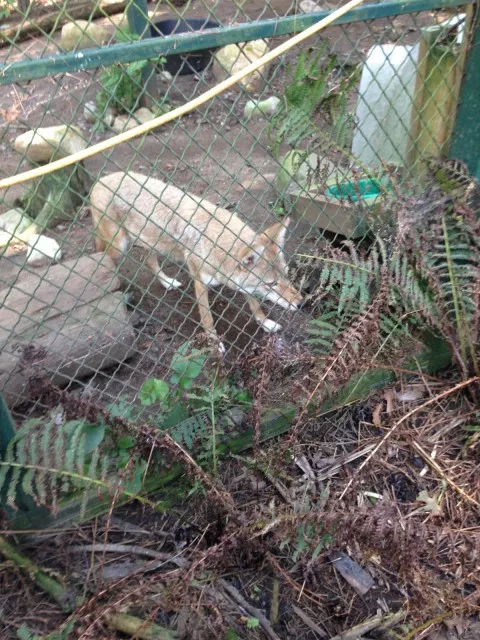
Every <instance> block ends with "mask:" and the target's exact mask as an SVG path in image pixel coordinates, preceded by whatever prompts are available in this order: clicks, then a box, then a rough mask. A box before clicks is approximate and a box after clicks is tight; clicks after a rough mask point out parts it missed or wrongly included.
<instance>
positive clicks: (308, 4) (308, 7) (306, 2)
mask: <svg viewBox="0 0 480 640" xmlns="http://www.w3.org/2000/svg"><path fill="white" fill-rule="evenodd" d="M298 6H299V8H300V11H301V12H302V13H315V11H323V9H322V7H321V6H320V5H319V4H317V3H316V2H314V1H313V0H302V2H300V4H299V5H298Z"/></svg>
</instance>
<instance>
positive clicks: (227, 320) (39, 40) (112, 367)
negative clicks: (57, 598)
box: [0, 0, 478, 416]
mask: <svg viewBox="0 0 480 640" xmlns="http://www.w3.org/2000/svg"><path fill="white" fill-rule="evenodd" d="M125 4H127V5H128V6H125ZM334 8H335V5H334V4H329V5H324V4H322V5H321V7H320V6H318V5H316V3H314V2H309V1H308V0H304V1H303V2H292V1H290V0H285V1H284V0H279V1H276V2H264V1H260V0H247V1H242V2H240V1H239V0H237V1H232V2H219V1H218V0H217V1H209V0H202V1H197V2H191V1H187V2H178V1H177V2H174V1H172V2H158V3H156V4H155V3H152V4H150V5H148V7H147V5H146V4H145V3H143V2H140V1H138V2H136V3H134V2H133V1H131V2H130V3H123V2H118V1H116V0H107V1H105V2H95V3H92V2H84V1H82V0H78V2H64V3H61V2H50V1H48V0H45V1H41V0H31V2H30V3H28V2H18V3H15V2H13V0H12V1H10V0H1V1H0V16H1V17H0V43H1V48H0V58H1V60H0V63H1V70H2V72H1V74H0V83H1V84H2V88H1V90H0V118H1V119H0V132H1V133H0V137H1V139H0V149H1V152H2V161H1V163H0V178H6V177H10V176H14V175H16V174H18V173H19V172H21V171H23V170H25V169H27V168H31V167H35V166H38V165H44V164H47V163H49V162H51V161H52V160H55V159H58V158H61V157H64V156H67V155H69V154H70V153H73V152H75V151H78V150H80V149H84V148H86V147H89V146H91V145H93V144H95V143H97V142H98V141H101V140H104V139H107V138H109V137H111V136H113V135H115V134H116V133H120V132H122V131H125V130H128V129H129V128H130V127H132V126H135V125H137V124H138V123H139V122H146V121H148V120H150V119H153V118H154V117H155V116H158V115H160V114H162V113H166V112H168V111H169V110H171V109H172V108H174V107H175V106H177V105H179V104H183V103H185V102H187V101H189V100H191V99H193V98H195V97H197V96H199V95H200V94H201V93H203V92H204V91H206V90H207V89H209V88H211V87H214V86H215V85H216V84H217V83H218V82H219V81H220V80H222V79H223V78H224V77H225V76H226V75H228V74H230V73H231V72H232V69H233V70H236V69H237V68H238V67H239V66H241V65H242V64H244V63H245V61H250V60H253V59H255V58H256V57H258V56H260V55H262V53H264V52H265V50H266V48H267V47H268V48H270V49H272V48H274V47H275V46H276V45H277V44H279V43H280V42H282V41H284V40H285V39H286V38H287V37H288V35H289V34H290V33H294V32H297V31H300V30H301V29H303V28H305V27H306V26H307V25H309V24H312V23H313V22H314V21H315V20H318V19H319V16H321V15H323V14H322V12H325V11H327V12H328V11H330V10H333V9H334ZM319 12H320V13H319ZM474 13H475V12H474V11H473V5H465V6H463V5H460V4H458V3H457V2H445V1H442V0H438V1H436V2H435V1H434V0H425V1H423V2H420V1H419V0H416V1H415V2H409V3H403V4H400V3H395V2H385V3H381V4H372V5H366V6H363V7H361V8H358V9H356V10H354V11H353V12H352V13H351V14H349V15H348V16H345V17H344V18H342V20H341V24H339V25H336V26H332V27H329V28H327V29H326V30H324V31H322V32H321V33H320V34H319V35H318V36H317V37H315V38H313V39H312V40H311V41H309V42H308V43H306V44H305V45H304V46H302V47H297V48H294V49H292V50H291V51H290V52H288V54H286V55H284V56H282V57H280V58H278V59H277V60H275V61H274V63H273V64H271V65H269V66H268V67H265V68H263V69H262V71H261V73H256V74H254V75H252V76H249V77H248V78H247V80H246V81H245V82H243V83H241V84H240V85H238V86H237V87H236V88H235V90H229V91H227V92H225V93H222V94H220V95H218V96H217V97H216V98H214V99H213V100H211V101H210V102H208V103H206V104H205V105H203V106H202V107H200V108H199V109H196V110H194V111H193V112H191V113H190V114H188V115H186V116H184V117H182V118H180V119H177V120H174V121H172V122H170V123H169V124H167V125H165V126H163V127H161V128H159V129H157V130H154V131H152V132H150V133H149V134H148V135H145V136H142V137H139V138H136V139H134V140H131V141H129V142H126V143H123V144H120V145H118V146H116V147H115V148H113V149H111V150H109V151H108V152H104V153H101V154H98V155H95V156H93V157H91V158H88V159H87V160H85V162H83V163H79V164H75V165H73V166H69V167H66V168H63V169H61V170H59V171H56V172H53V173H50V174H48V175H45V176H43V177H41V178H39V179H37V180H35V181H31V182H27V183H25V184H17V185H13V186H11V187H9V188H8V189H4V190H2V191H1V192H0V207H1V209H0V214H1V217H0V225H1V227H2V231H1V238H2V249H1V251H2V255H1V257H0V261H1V268H0V288H1V289H2V293H1V297H2V308H1V310H0V332H1V341H2V349H1V355H0V380H1V385H2V388H3V391H4V395H5V397H6V399H7V402H8V404H9V405H10V406H11V407H13V408H15V410H16V411H17V412H18V414H19V415H21V416H27V415H32V414H34V412H35V411H37V410H39V409H40V408H39V407H38V405H36V404H35V403H34V402H32V395H31V389H32V384H34V382H35V380H36V379H37V378H42V377H46V378H48V379H49V380H51V381H52V382H54V383H55V384H59V385H61V386H67V387H68V388H71V389H74V390H78V392H79V393H82V394H85V395H86V396H88V397H93V398H95V399H96V400H98V401H99V402H102V403H118V402H120V401H121V402H123V403H126V404H127V405H129V404H131V403H134V402H135V401H136V399H137V397H138V393H139V390H140V389H141V388H142V385H144V383H145V381H146V380H147V379H149V378H152V377H153V378H156V379H162V380H168V379H170V377H171V376H172V373H173V374H174V373H175V362H176V360H175V359H177V362H178V358H179V353H180V354H182V353H183V352H182V349H184V346H183V345H185V343H189V344H191V345H194V346H195V348H198V350H199V352H201V353H207V352H208V353H212V354H213V355H212V358H211V360H207V361H205V362H204V361H202V366H203V368H204V373H205V375H206V376H207V377H208V376H214V375H215V370H216V369H215V367H216V366H217V365H216V364H215V363H217V362H218V356H217V353H218V351H219V350H222V351H223V350H224V351H225V353H224V354H222V356H221V362H222V363H223V365H224V366H227V367H229V368H230V369H231V370H232V371H234V370H235V367H236V366H240V365H239V364H238V363H239V362H242V358H243V361H244V360H245V358H247V357H248V356H249V354H251V353H252V350H254V349H255V345H257V344H259V343H261V342H262V341H263V340H265V333H266V332H270V333H271V332H273V331H278V332H277V333H276V336H277V341H278V344H280V345H281V346H282V345H283V346H282V348H283V347H285V345H287V347H288V348H289V349H297V350H299V352H300V351H301V352H302V353H305V351H307V352H308V349H309V347H308V342H307V340H308V336H309V331H308V330H309V325H310V323H311V321H312V319H313V318H315V317H316V314H318V313H319V309H321V305H322V302H321V299H320V298H319V296H318V291H317V287H316V285H315V284H313V285H312V279H315V277H316V273H317V272H316V271H315V269H316V265H317V259H318V258H319V257H320V258H321V256H322V255H324V253H325V251H326V248H327V247H328V246H331V245H332V243H333V244H334V245H335V244H336V245H338V244H339V243H340V242H341V241H343V240H345V239H348V240H351V241H355V242H356V243H357V242H358V243H361V242H362V241H364V239H365V238H366V237H367V236H368V234H369V232H370V230H371V227H372V222H371V221H372V219H373V218H375V219H376V221H377V223H379V217H381V216H385V215H387V214H388V211H389V210H390V209H389V207H390V205H388V206H387V205H386V204H385V203H392V201H393V200H394V199H395V189H396V187H395V184H397V182H396V181H397V180H398V179H401V180H402V184H404V185H408V189H410V190H411V189H414V188H415V186H416V185H421V184H422V180H423V179H424V176H425V173H426V171H427V167H428V159H429V158H431V157H439V156H448V154H449V150H450V147H451V142H452V136H453V129H454V126H457V128H458V126H459V121H458V118H457V121H456V114H457V110H458V103H459V96H460V95H461V92H462V74H463V72H464V66H465V60H466V59H467V60H468V56H469V55H470V56H471V55H472V54H471V52H470V50H469V42H470V40H469V38H470V35H471V32H472V25H474V24H475V16H474ZM186 20H192V22H185V21H186ZM179 26H181V27H182V28H184V30H185V31H186V34H185V33H184V34H181V33H180V29H179ZM212 29H213V30H212ZM172 43H174V44H172ZM477 48H478V47H477ZM174 51H175V53H174ZM187 52H188V53H187ZM477 55H478V54H477ZM455 122H456V125H455ZM460 125H461V123H460ZM455 135H461V132H458V131H457V132H456V134H455ZM116 172H121V173H118V176H117V177H113V178H108V179H107V180H106V181H105V182H104V183H103V186H98V185H97V186H95V185H96V184H97V181H98V180H99V179H100V178H102V177H104V176H109V175H110V174H115V173H116ZM142 176H144V177H142ZM145 177H148V178H149V179H151V180H153V182H152V181H151V180H149V181H145V180H146V178H145ZM155 181H159V182H155ZM92 189H93V191H92ZM90 193H92V198H90ZM188 194H189V195H188ZM392 194H393V195H392ZM202 200H205V201H208V203H211V204H206V203H205V202H202ZM102 216H104V217H102ZM92 218H93V220H92ZM287 220H289V223H288V224H287V223H286V221H287ZM380 223H381V224H383V225H386V224H387V223H388V221H387V220H385V219H383V220H380ZM380 223H379V224H380ZM124 228H126V230H127V232H128V234H127V235H126V234H125V233H124V231H123V229H124ZM95 238H96V243H95ZM127 245H128V246H127ZM155 248H157V249H161V250H162V255H158V264H157V262H156V260H157V258H156V256H157V253H156V251H155ZM103 249H106V250H107V255H106V256H105V254H104V253H103ZM282 249H284V250H285V257H286V262H285V264H284V262H283V259H282V257H281V256H282V255H283V254H282V251H281V250H282ZM112 257H113V258H115V260H114V259H112ZM287 267H288V268H287ZM194 281H195V284H194ZM207 296H208V301H207ZM254 300H257V301H258V302H255V301H254ZM301 302H302V304H303V303H304V302H306V303H307V304H306V305H304V306H303V308H300V307H301V306H302V304H301ZM259 304H261V305H262V307H263V309H264V311H265V314H266V315H265V316H264V315H263V312H262V311H261V310H260V308H259ZM297 307H298V309H297ZM209 309H211V311H212V313H213V326H212V324H211V322H210V311H209ZM255 316H256V318H255ZM214 334H216V336H218V341H217V340H215V339H212V338H215V335H214ZM218 343H221V346H219V344H218ZM285 348H286V347H285ZM179 349H180V351H179ZM195 353H197V352H195ZM172 363H173V365H172ZM209 363H210V364H209ZM282 393H283V391H282ZM280 397H281V394H280V395H279V397H278V398H273V399H272V400H271V402H272V403H273V404H275V403H276V402H278V401H279V398H280Z"/></svg>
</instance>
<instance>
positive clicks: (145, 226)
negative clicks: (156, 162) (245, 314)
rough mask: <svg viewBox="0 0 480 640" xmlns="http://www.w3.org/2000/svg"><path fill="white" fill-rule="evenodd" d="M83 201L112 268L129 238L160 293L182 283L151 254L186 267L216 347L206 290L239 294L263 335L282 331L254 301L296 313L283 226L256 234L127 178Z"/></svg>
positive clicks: (187, 197)
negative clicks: (143, 251)
mask: <svg viewBox="0 0 480 640" xmlns="http://www.w3.org/2000/svg"><path fill="white" fill-rule="evenodd" d="M90 200H91V209H92V218H93V224H94V231H95V246H96V248H97V251H105V250H106V251H107V253H108V254H109V255H110V256H111V257H112V258H113V259H114V260H115V261H116V262H117V263H118V262H119V260H120V259H121V257H122V256H123V255H124V254H125V252H126V250H127V248H128V245H129V239H130V240H131V241H132V242H133V243H134V244H136V245H139V246H142V247H144V248H145V249H147V250H148V252H149V254H148V258H147V259H146V262H147V264H148V266H149V267H150V268H151V269H152V270H153V272H154V273H155V274H156V276H157V278H158V279H159V280H160V282H161V283H162V285H163V286H164V287H165V289H167V290H169V289H177V288H179V287H181V286H182V283H181V282H179V281H178V280H175V279H174V278H169V277H168V276H167V275H166V274H165V273H164V272H163V271H162V269H161V268H160V266H159V264H158V258H157V255H156V252H158V253H160V254H163V255H166V256H168V257H169V258H172V259H173V260H181V261H182V262H184V263H186V264H187V266H188V269H189V271H190V274H191V275H192V277H193V279H194V284H195V295H196V299H197V303H198V307H199V310H200V323H201V325H202V326H203V328H204V329H205V331H206V332H207V334H209V335H210V336H211V337H213V338H214V339H215V340H217V341H218V337H217V334H216V332H215V329H214V326H213V317H212V313H211V310H210V305H209V302H208V287H214V286H216V285H226V286H227V287H229V288H230V289H233V290H234V291H241V292H242V293H243V294H244V295H245V296H246V298H247V301H248V304H249V306H250V309H251V310H252V312H253V315H254V317H255V318H256V320H257V322H258V323H259V324H260V325H261V326H262V327H263V329H265V330H266V331H270V332H274V331H279V330H280V329H281V325H279V324H278V323H277V322H274V321H273V320H269V319H268V318H266V316H265V314H264V313H263V311H262V308H261V306H260V302H259V301H258V300H257V298H256V297H254V296H257V297H258V298H260V299H261V300H269V301H270V302H273V303H274V304H277V305H280V306H281V307H283V308H285V309H291V310H295V309H298V308H299V307H300V306H301V303H302V298H301V295H300V293H299V292H298V291H297V290H296V289H295V288H294V287H293V286H292V284H291V283H290V282H289V280H288V271H287V265H286V263H285V259H284V256H283V245H284V242H285V232H286V227H287V225H288V220H286V221H285V222H284V223H277V224H273V225H272V226H271V227H269V228H268V229H266V230H265V231H264V232H263V233H255V231H253V229H251V228H250V227H249V226H248V225H247V224H245V223H244V222H243V221H242V220H241V219H240V218H239V217H238V216H237V215H235V214H233V213H231V212H230V211H227V210H226V209H222V208H221V207H217V206H216V205H214V204H212V203H211V202H208V201H207V200H203V199H202V198H199V197H197V196H195V195H193V194H190V193H185V192H184V191H182V190H181V189H178V188H177V187H174V186H172V185H167V184H165V183H164V182H161V181H160V180H156V179H154V178H149V177H147V176H144V175H141V174H138V173H133V172H128V173H123V172H119V173H112V174H110V175H108V176H105V177H103V178H101V179H100V180H99V181H98V182H97V183H96V184H95V185H94V187H93V189H92V192H91V196H90ZM220 350H222V351H223V345H222V344H221V343H220Z"/></svg>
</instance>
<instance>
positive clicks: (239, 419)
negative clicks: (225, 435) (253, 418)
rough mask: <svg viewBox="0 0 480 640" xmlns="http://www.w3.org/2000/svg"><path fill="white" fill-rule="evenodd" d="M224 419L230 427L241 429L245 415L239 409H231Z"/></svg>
mask: <svg viewBox="0 0 480 640" xmlns="http://www.w3.org/2000/svg"><path fill="white" fill-rule="evenodd" d="M225 417H226V419H227V421H228V422H229V423H231V425H232V426H235V427H241V426H242V425H243V424H244V422H245V418H246V413H245V411H242V409H240V408H239V407H232V408H231V409H229V410H228V411H227V413H226V414H225Z"/></svg>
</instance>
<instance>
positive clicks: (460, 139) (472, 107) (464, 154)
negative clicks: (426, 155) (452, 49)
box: [450, 5, 480, 182]
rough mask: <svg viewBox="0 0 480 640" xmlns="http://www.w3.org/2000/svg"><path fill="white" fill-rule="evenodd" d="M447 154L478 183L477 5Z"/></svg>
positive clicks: (479, 69)
mask: <svg viewBox="0 0 480 640" xmlns="http://www.w3.org/2000/svg"><path fill="white" fill-rule="evenodd" d="M474 12H475V15H474V17H473V24H472V31H471V45H470V49H469V51H468V52H467V59H466V63H465V73H464V76H463V80H462V85H461V89H460V97H459V107H458V110H457V118H456V121H455V127H454V130H453V138H452V144H451V147H450V157H451V158H455V159H456V160H462V161H463V162H465V164H466V165H467V167H468V170H469V171H470V173H471V174H472V175H474V176H476V178H477V180H478V181H479V182H480V116H479V112H480V7H479V6H478V5H477V6H476V7H475V8H474Z"/></svg>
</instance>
